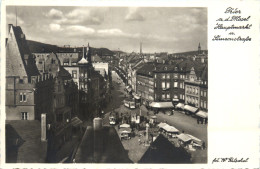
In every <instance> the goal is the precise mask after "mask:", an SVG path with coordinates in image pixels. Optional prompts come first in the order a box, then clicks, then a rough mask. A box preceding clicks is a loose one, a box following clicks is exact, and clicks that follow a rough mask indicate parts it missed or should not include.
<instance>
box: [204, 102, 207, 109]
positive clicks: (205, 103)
mask: <svg viewBox="0 0 260 169" xmlns="http://www.w3.org/2000/svg"><path fill="white" fill-rule="evenodd" d="M204 108H205V109H206V108H207V102H206V101H204Z"/></svg>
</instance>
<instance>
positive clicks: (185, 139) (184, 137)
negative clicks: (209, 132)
mask: <svg viewBox="0 0 260 169" xmlns="http://www.w3.org/2000/svg"><path fill="white" fill-rule="evenodd" d="M177 137H178V139H180V140H181V141H183V142H188V141H191V138H190V137H189V136H187V135H186V134H183V133H182V134H180V135H177Z"/></svg>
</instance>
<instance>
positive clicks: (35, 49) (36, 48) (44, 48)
mask: <svg viewBox="0 0 260 169" xmlns="http://www.w3.org/2000/svg"><path fill="white" fill-rule="evenodd" d="M27 44H28V46H29V49H30V51H31V52H32V53H50V52H54V53H57V52H75V51H76V52H82V47H76V48H73V47H59V46H57V45H51V44H46V43H41V42H37V41H32V40H27ZM90 49H91V53H92V54H98V55H99V56H108V55H110V56H111V55H113V54H114V52H113V51H111V50H109V49H107V48H92V47H90Z"/></svg>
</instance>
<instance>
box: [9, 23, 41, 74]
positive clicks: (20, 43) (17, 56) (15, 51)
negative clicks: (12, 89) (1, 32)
mask: <svg viewBox="0 0 260 169" xmlns="http://www.w3.org/2000/svg"><path fill="white" fill-rule="evenodd" d="M13 35H14V36H13ZM6 71H7V72H6V76H21V77H22V76H37V75H39V72H38V69H37V67H36V64H35V62H34V59H33V57H32V54H31V52H30V50H29V47H28V45H27V41H26V39H25V35H24V34H23V31H22V29H21V27H20V26H13V25H10V29H9V40H8V41H7V44H6Z"/></svg>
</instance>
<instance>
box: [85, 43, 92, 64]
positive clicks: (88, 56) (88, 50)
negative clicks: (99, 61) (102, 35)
mask: <svg viewBox="0 0 260 169" xmlns="http://www.w3.org/2000/svg"><path fill="white" fill-rule="evenodd" d="M86 55H87V60H88V62H89V63H91V51H90V47H89V43H88V46H87V52H86Z"/></svg>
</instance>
